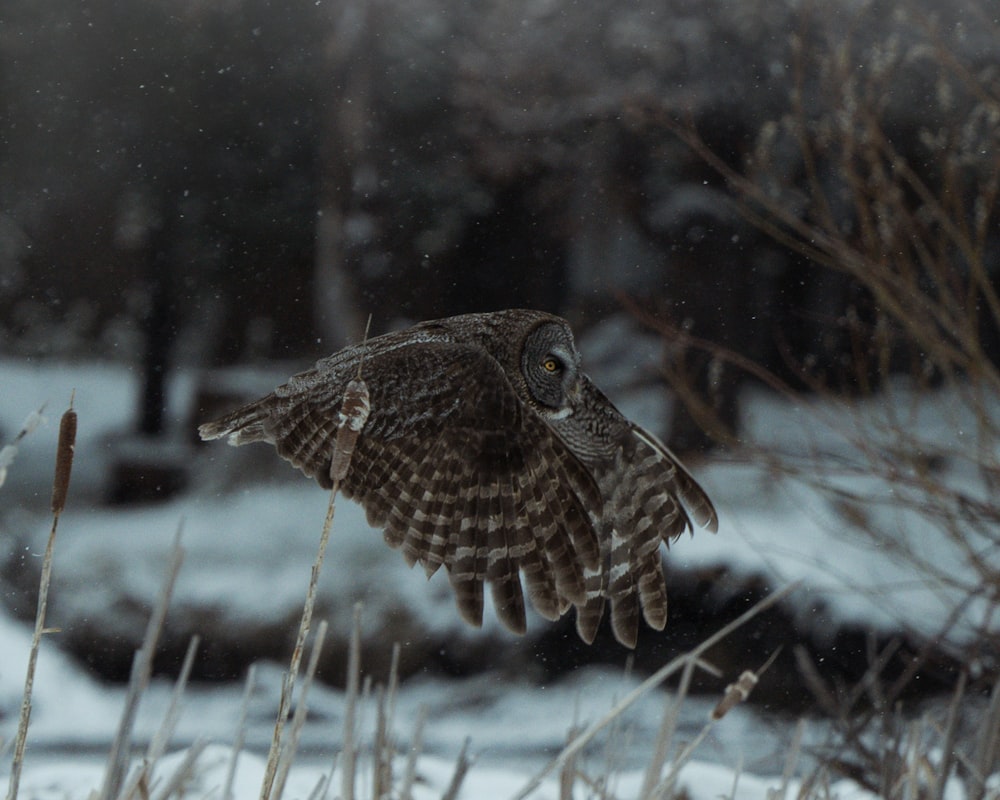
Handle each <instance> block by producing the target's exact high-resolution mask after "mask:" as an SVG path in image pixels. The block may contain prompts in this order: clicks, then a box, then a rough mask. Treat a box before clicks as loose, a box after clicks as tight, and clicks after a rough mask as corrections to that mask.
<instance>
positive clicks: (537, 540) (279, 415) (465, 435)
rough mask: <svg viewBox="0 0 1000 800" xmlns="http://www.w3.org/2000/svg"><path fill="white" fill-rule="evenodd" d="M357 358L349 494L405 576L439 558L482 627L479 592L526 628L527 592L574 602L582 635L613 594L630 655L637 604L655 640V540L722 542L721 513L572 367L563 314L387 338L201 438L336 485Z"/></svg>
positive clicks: (477, 321) (557, 605) (484, 317)
mask: <svg viewBox="0 0 1000 800" xmlns="http://www.w3.org/2000/svg"><path fill="white" fill-rule="evenodd" d="M359 365H360V368H361V369H362V371H363V377H364V380H365V382H366V384H367V386H368V390H369V392H370V406H371V410H370V414H369V416H368V417H367V420H366V421H365V424H364V427H363V428H362V429H361V432H360V435H359V436H358V437H357V439H356V441H354V453H353V456H352V460H351V463H350V468H349V469H348V471H347V473H346V475H345V476H344V478H343V481H342V482H341V490H342V491H343V492H344V494H345V495H347V496H348V497H352V498H354V499H355V500H357V501H358V502H359V503H361V505H362V506H363V507H364V508H365V510H366V512H367V515H368V520H369V521H370V522H371V524H372V525H373V526H375V527H378V528H381V529H383V531H384V533H385V539H386V541H387V542H388V544H389V545H390V546H391V547H394V548H398V549H399V550H401V551H402V553H403V557H404V558H405V559H406V560H407V562H408V563H409V564H410V565H413V564H418V563H419V564H421V565H422V566H423V567H424V569H425V570H426V571H427V574H428V575H431V574H433V573H434V572H435V571H437V569H438V568H440V567H441V566H442V565H444V567H445V569H446V570H447V572H448V577H449V580H450V581H451V584H452V587H453V588H454V591H455V597H456V600H457V603H458V608H459V611H460V612H461V614H462V616H463V617H464V618H465V619H466V620H467V621H469V622H470V623H472V624H474V625H479V624H481V622H482V613H483V585H484V583H487V584H489V585H490V590H491V594H492V598H493V604H494V606H495V608H496V610H497V615H498V616H499V618H500V619H501V620H502V621H503V623H504V624H505V625H506V626H507V627H508V628H510V629H511V630H512V631H515V632H517V633H523V632H524V630H525V607H524V590H523V586H526V587H527V592H528V597H529V598H530V600H531V603H532V605H533V606H534V607H535V609H536V610H537V611H538V612H539V613H540V614H541V615H542V616H544V617H545V618H547V619H553V620H554V619H557V618H558V617H559V616H561V615H562V614H563V613H565V611H566V610H567V609H568V608H569V607H570V606H574V607H576V609H577V630H578V632H579V634H580V636H581V637H582V638H583V639H584V640H585V641H587V642H591V641H593V639H594V636H595V635H596V633H597V627H598V625H599V623H600V621H601V618H602V616H603V612H604V604H605V602H606V601H610V604H611V624H612V630H613V631H614V634H615V636H616V638H617V639H618V640H619V641H620V642H622V643H623V644H625V645H628V646H629V647H631V646H634V645H635V641H636V636H637V633H638V620H639V615H640V611H641V613H642V616H643V617H644V618H645V620H646V622H647V623H648V624H649V625H650V626H651V627H653V628H655V629H657V630H662V628H663V627H664V625H665V624H666V621H667V594H666V585H665V582H664V578H663V570H662V565H661V561H660V558H661V555H660V544H661V543H669V542H670V541H671V540H672V539H674V538H676V537H677V536H679V535H680V534H681V533H682V532H683V531H684V530H685V529H688V528H690V529H692V530H693V527H694V525H695V524H697V525H700V526H702V527H705V528H708V529H710V530H713V531H714V530H715V529H716V527H717V517H716V514H715V510H714V509H713V508H712V504H711V502H710V501H709V499H708V497H707V496H706V494H705V492H704V491H703V490H702V489H701V487H700V486H698V484H697V483H696V482H695V481H694V479H693V478H692V477H691V476H690V474H688V472H687V471H686V470H685V469H684V467H683V466H681V464H680V463H679V462H678V461H677V459H676V458H675V457H674V456H673V454H671V453H670V451H669V450H667V448H666V447H664V445H663V444H661V443H660V442H659V441H658V440H657V439H656V437H654V436H653V435H652V434H650V433H649V432H648V431H646V430H644V429H642V428H640V427H639V426H637V425H635V424H633V423H631V422H629V421H628V420H627V419H625V418H624V417H623V416H622V415H621V414H620V413H619V412H618V410H617V409H616V408H615V407H614V406H613V405H612V404H611V402H610V401H609V400H608V399H607V398H606V397H605V396H604V395H603V394H602V393H601V392H600V390H599V389H598V388H597V387H596V386H594V384H593V383H591V381H590V379H589V378H588V377H587V376H586V375H584V374H583V373H582V372H581V371H580V357H579V353H578V352H577V350H576V347H575V345H574V343H573V335H572V332H571V331H570V329H569V326H568V325H567V323H566V322H565V321H564V320H562V319H560V318H559V317H555V316H552V315H550V314H545V313H543V312H540V311H528V310H511V311H500V312H496V313H491V314H466V315H463V316H458V317H450V318H448V319H442V320H434V321H431V322H425V323H422V324H420V325H417V326H415V327H413V328H410V329H408V330H404V331H399V332H397V333H390V334H387V335H385V336H379V337H377V338H375V339H372V340H370V341H368V342H366V343H364V344H361V345H355V346H352V347H347V348H345V349H344V350H341V351H340V352H338V353H335V354H334V355H332V356H330V357H329V358H326V359H323V360H322V361H320V362H318V363H317V364H316V366H315V367H314V368H313V369H311V370H308V371H306V372H303V373H301V374H299V375H296V376H294V377H293V378H291V379H290V380H289V381H288V383H286V384H284V385H283V386H279V387H278V388H277V389H275V391H274V392H273V393H272V394H270V395H268V396H267V397H264V398H262V399H260V400H258V401H256V402H254V403H251V404H249V405H247V406H244V407H243V408H241V409H238V410H237V411H234V412H233V413H232V414H229V415H228V416H226V417H223V418H222V419H220V420H218V421H216V422H212V423H208V424H206V425H202V426H201V428H200V429H199V430H200V433H201V436H202V438H203V439H216V438H219V437H222V436H227V437H228V438H229V442H230V444H237V445H238V444H245V443H247V442H256V441H264V442H270V443H272V444H274V445H275V447H276V448H277V450H278V453H279V454H280V455H281V456H282V457H283V458H286V459H287V460H288V461H290V462H291V463H292V464H294V465H295V466H296V467H298V468H299V469H301V470H302V472H304V473H305V474H306V475H307V476H309V477H312V478H315V479H316V480H317V481H318V482H319V484H320V485H321V486H323V487H325V488H331V486H332V480H331V477H330V469H331V463H332V461H333V458H334V450H335V442H336V437H337V431H338V429H339V427H340V425H341V424H343V418H342V417H341V416H340V410H341V403H342V400H343V397H344V392H345V388H346V387H347V385H348V382H349V381H350V380H351V379H352V378H355V377H356V375H357V373H358V370H359ZM338 463H339V462H338ZM522 580H523V584H522Z"/></svg>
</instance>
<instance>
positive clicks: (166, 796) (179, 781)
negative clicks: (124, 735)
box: [123, 739, 208, 800]
mask: <svg viewBox="0 0 1000 800" xmlns="http://www.w3.org/2000/svg"><path fill="white" fill-rule="evenodd" d="M207 746H208V742H207V741H205V740H202V739H199V740H198V741H196V742H195V743H194V744H192V745H191V746H190V747H189V748H188V749H187V751H186V752H185V753H184V758H183V760H182V761H181V763H180V764H178V765H177V769H175V770H174V771H173V772H172V773H171V774H170V775H169V776H168V777H167V779H166V781H164V783H163V786H162V787H160V788H159V790H158V791H157V792H156V793H155V794H153V795H152V797H150V795H149V794H148V793H146V792H141V793H140V794H138V795H129V797H128V798H123V800H131V798H133V797H136V796H138V798H139V800H170V798H178V800H180V798H183V797H184V794H185V792H184V784H185V783H186V782H187V781H189V780H191V778H192V777H193V776H194V768H195V765H196V764H197V763H198V759H199V758H200V757H201V754H202V751H203V750H204V749H205V748H206V747H207Z"/></svg>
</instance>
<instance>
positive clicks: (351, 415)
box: [330, 378, 371, 481]
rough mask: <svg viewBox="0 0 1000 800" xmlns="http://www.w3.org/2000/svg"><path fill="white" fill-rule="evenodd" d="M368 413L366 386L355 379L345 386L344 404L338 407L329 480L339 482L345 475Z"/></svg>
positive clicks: (369, 408) (369, 405) (358, 379)
mask: <svg viewBox="0 0 1000 800" xmlns="http://www.w3.org/2000/svg"><path fill="white" fill-rule="evenodd" d="M369 411H371V404H370V401H369V397H368V385H367V384H366V383H365V382H364V381H363V380H361V378H355V379H354V380H352V381H351V382H350V383H348V384H347V389H346V390H345V391H344V402H343V404H342V405H341V407H340V428H339V429H338V430H337V442H336V444H335V445H334V450H333V458H332V460H331V461H330V479H331V480H333V481H341V480H343V479H344V476H345V475H347V470H348V468H349V467H350V466H351V456H352V455H354V446H355V444H357V441H358V436H359V435H360V433H361V429H362V428H363V427H364V426H365V422H366V421H367V420H368V413H369Z"/></svg>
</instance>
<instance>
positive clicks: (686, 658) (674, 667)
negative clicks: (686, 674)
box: [513, 582, 799, 800]
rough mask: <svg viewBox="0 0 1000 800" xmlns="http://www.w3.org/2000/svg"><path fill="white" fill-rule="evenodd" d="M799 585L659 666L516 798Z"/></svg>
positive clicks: (518, 798) (519, 798) (517, 798)
mask: <svg viewBox="0 0 1000 800" xmlns="http://www.w3.org/2000/svg"><path fill="white" fill-rule="evenodd" d="M798 586H799V584H798V582H796V583H792V584H790V585H788V586H786V587H785V588H783V589H781V590H779V591H777V592H775V593H774V594H771V595H768V596H767V597H765V598H764V599H763V600H761V601H760V602H758V603H756V604H754V606H753V607H752V608H750V609H749V610H747V611H745V612H744V613H743V614H741V615H740V616H739V617H737V618H736V619H735V620H733V621H732V622H730V623H728V624H726V625H724V626H723V627H721V628H720V629H719V630H718V631H716V632H715V633H714V634H712V635H711V636H709V637H708V638H707V639H705V640H704V641H703V642H702V643H701V644H699V645H698V646H697V647H695V648H694V649H693V650H690V651H688V652H687V653H685V654H684V655H680V656H677V657H676V658H674V659H672V660H671V661H669V662H668V663H667V664H665V665H664V666H662V667H660V669H658V670H657V671H656V672H654V673H653V674H652V675H650V676H649V677H648V678H646V680H644V681H643V682H642V683H641V684H639V686H637V687H636V688H635V689H633V690H632V691H631V692H629V693H628V694H627V695H625V697H624V698H623V699H622V700H620V701H619V702H618V703H617V704H616V705H615V706H614V708H612V709H611V710H610V711H609V712H608V713H607V714H605V715H604V716H603V717H602V718H601V719H599V720H598V721H597V722H595V723H593V724H592V725H591V726H590V727H589V728H587V730H586V731H584V732H583V733H582V734H580V735H579V736H578V737H577V738H576V739H574V740H573V742H572V743H571V744H569V745H567V746H566V747H564V748H563V750H562V752H561V753H560V754H559V755H558V756H556V757H555V758H554V759H552V761H550V762H549V763H548V764H547V765H546V766H545V767H543V768H542V769H541V770H540V771H539V772H538V773H536V774H535V775H534V776H533V777H532V778H531V779H530V780H528V782H527V783H525V785H524V786H523V787H522V788H521V789H520V791H518V792H517V793H516V794H514V795H513V798H514V800H524V799H525V798H527V797H528V795H530V794H531V793H532V792H533V791H535V789H537V788H538V787H539V786H540V785H541V783H542V781H543V780H544V779H545V778H546V777H547V776H548V775H550V774H551V773H552V772H553V771H555V770H557V769H560V768H562V766H563V765H564V764H565V763H566V762H567V761H568V760H569V759H571V758H573V756H575V755H576V754H577V753H579V752H580V751H581V750H582V749H583V748H584V747H586V746H587V744H588V743H589V742H590V741H591V740H592V739H593V738H594V737H595V736H597V734H599V733H600V732H601V731H602V730H604V728H606V727H607V726H608V725H609V724H611V723H612V722H614V721H615V720H616V719H617V718H618V717H619V716H621V714H622V713H624V712H625V711H626V710H627V709H628V708H629V707H630V706H631V705H632V704H633V703H635V702H636V701H637V700H638V699H639V698H641V697H643V696H645V695H646V694H648V693H649V692H650V691H652V690H653V689H655V688H656V687H657V686H659V685H660V684H661V683H663V682H664V681H665V680H666V679H667V678H669V677H670V676H671V675H673V674H675V673H676V672H677V671H678V670H680V669H682V668H684V667H685V666H686V665H687V664H688V663H689V662H695V663H698V662H700V661H701V656H702V655H704V653H705V652H706V651H707V650H709V649H710V648H712V647H714V646H715V645H716V644H718V643H719V642H720V641H722V640H723V639H725V638H726V637H727V636H729V634H731V633H732V632H733V631H735V630H737V629H738V628H740V627H742V626H743V625H745V624H746V623H747V622H749V621H750V620H751V619H753V618H754V617H756V616H757V615H758V614H760V613H762V612H763V611H766V610H767V609H768V608H770V607H771V606H773V605H775V604H776V603H778V602H780V601H781V600H783V599H784V598H785V597H787V596H788V595H789V594H791V593H792V592H793V591H795V590H796V589H797V588H798Z"/></svg>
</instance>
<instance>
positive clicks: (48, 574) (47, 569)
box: [7, 395, 77, 800]
mask: <svg viewBox="0 0 1000 800" xmlns="http://www.w3.org/2000/svg"><path fill="white" fill-rule="evenodd" d="M39 419H40V417H39ZM76 422H77V419H76V412H75V411H74V410H73V395H70V400H69V409H68V410H67V411H66V412H65V413H64V414H63V415H62V419H61V420H60V422H59V444H58V446H57V447H56V473H55V478H54V479H53V482H52V528H51V529H50V530H49V540H48V543H47V544H46V545H45V556H44V557H43V558H42V575H41V578H40V580H39V583H38V607H37V609H36V611H35V631H34V633H33V634H32V636H31V650H30V651H29V653H28V669H27V673H26V675H25V678H24V694H23V695H22V696H21V715H20V718H19V719H18V724H17V736H16V738H15V739H14V762H13V764H12V766H11V770H10V784H9V787H8V790H7V800H16V798H17V790H18V787H19V785H20V782H21V768H22V766H23V765H24V748H25V745H26V743H27V740H28V724H29V723H30V722H31V693H32V691H33V689H34V686H35V668H36V666H37V664H38V650H39V648H40V647H41V644H42V635H43V634H44V633H46V628H45V612H46V610H47V609H48V605H49V585H50V583H51V581H52V553H53V551H54V549H55V544H56V528H57V527H58V526H59V517H60V516H61V515H62V512H63V509H64V508H65V507H66V492H67V491H68V489H69V479H70V473H71V471H72V467H73V453H74V450H75V449H76ZM28 426H29V423H27V422H26V423H25V426H24V427H23V428H22V433H21V434H19V435H18V439H20V438H21V436H22V435H24V434H25V432H27V431H28Z"/></svg>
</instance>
